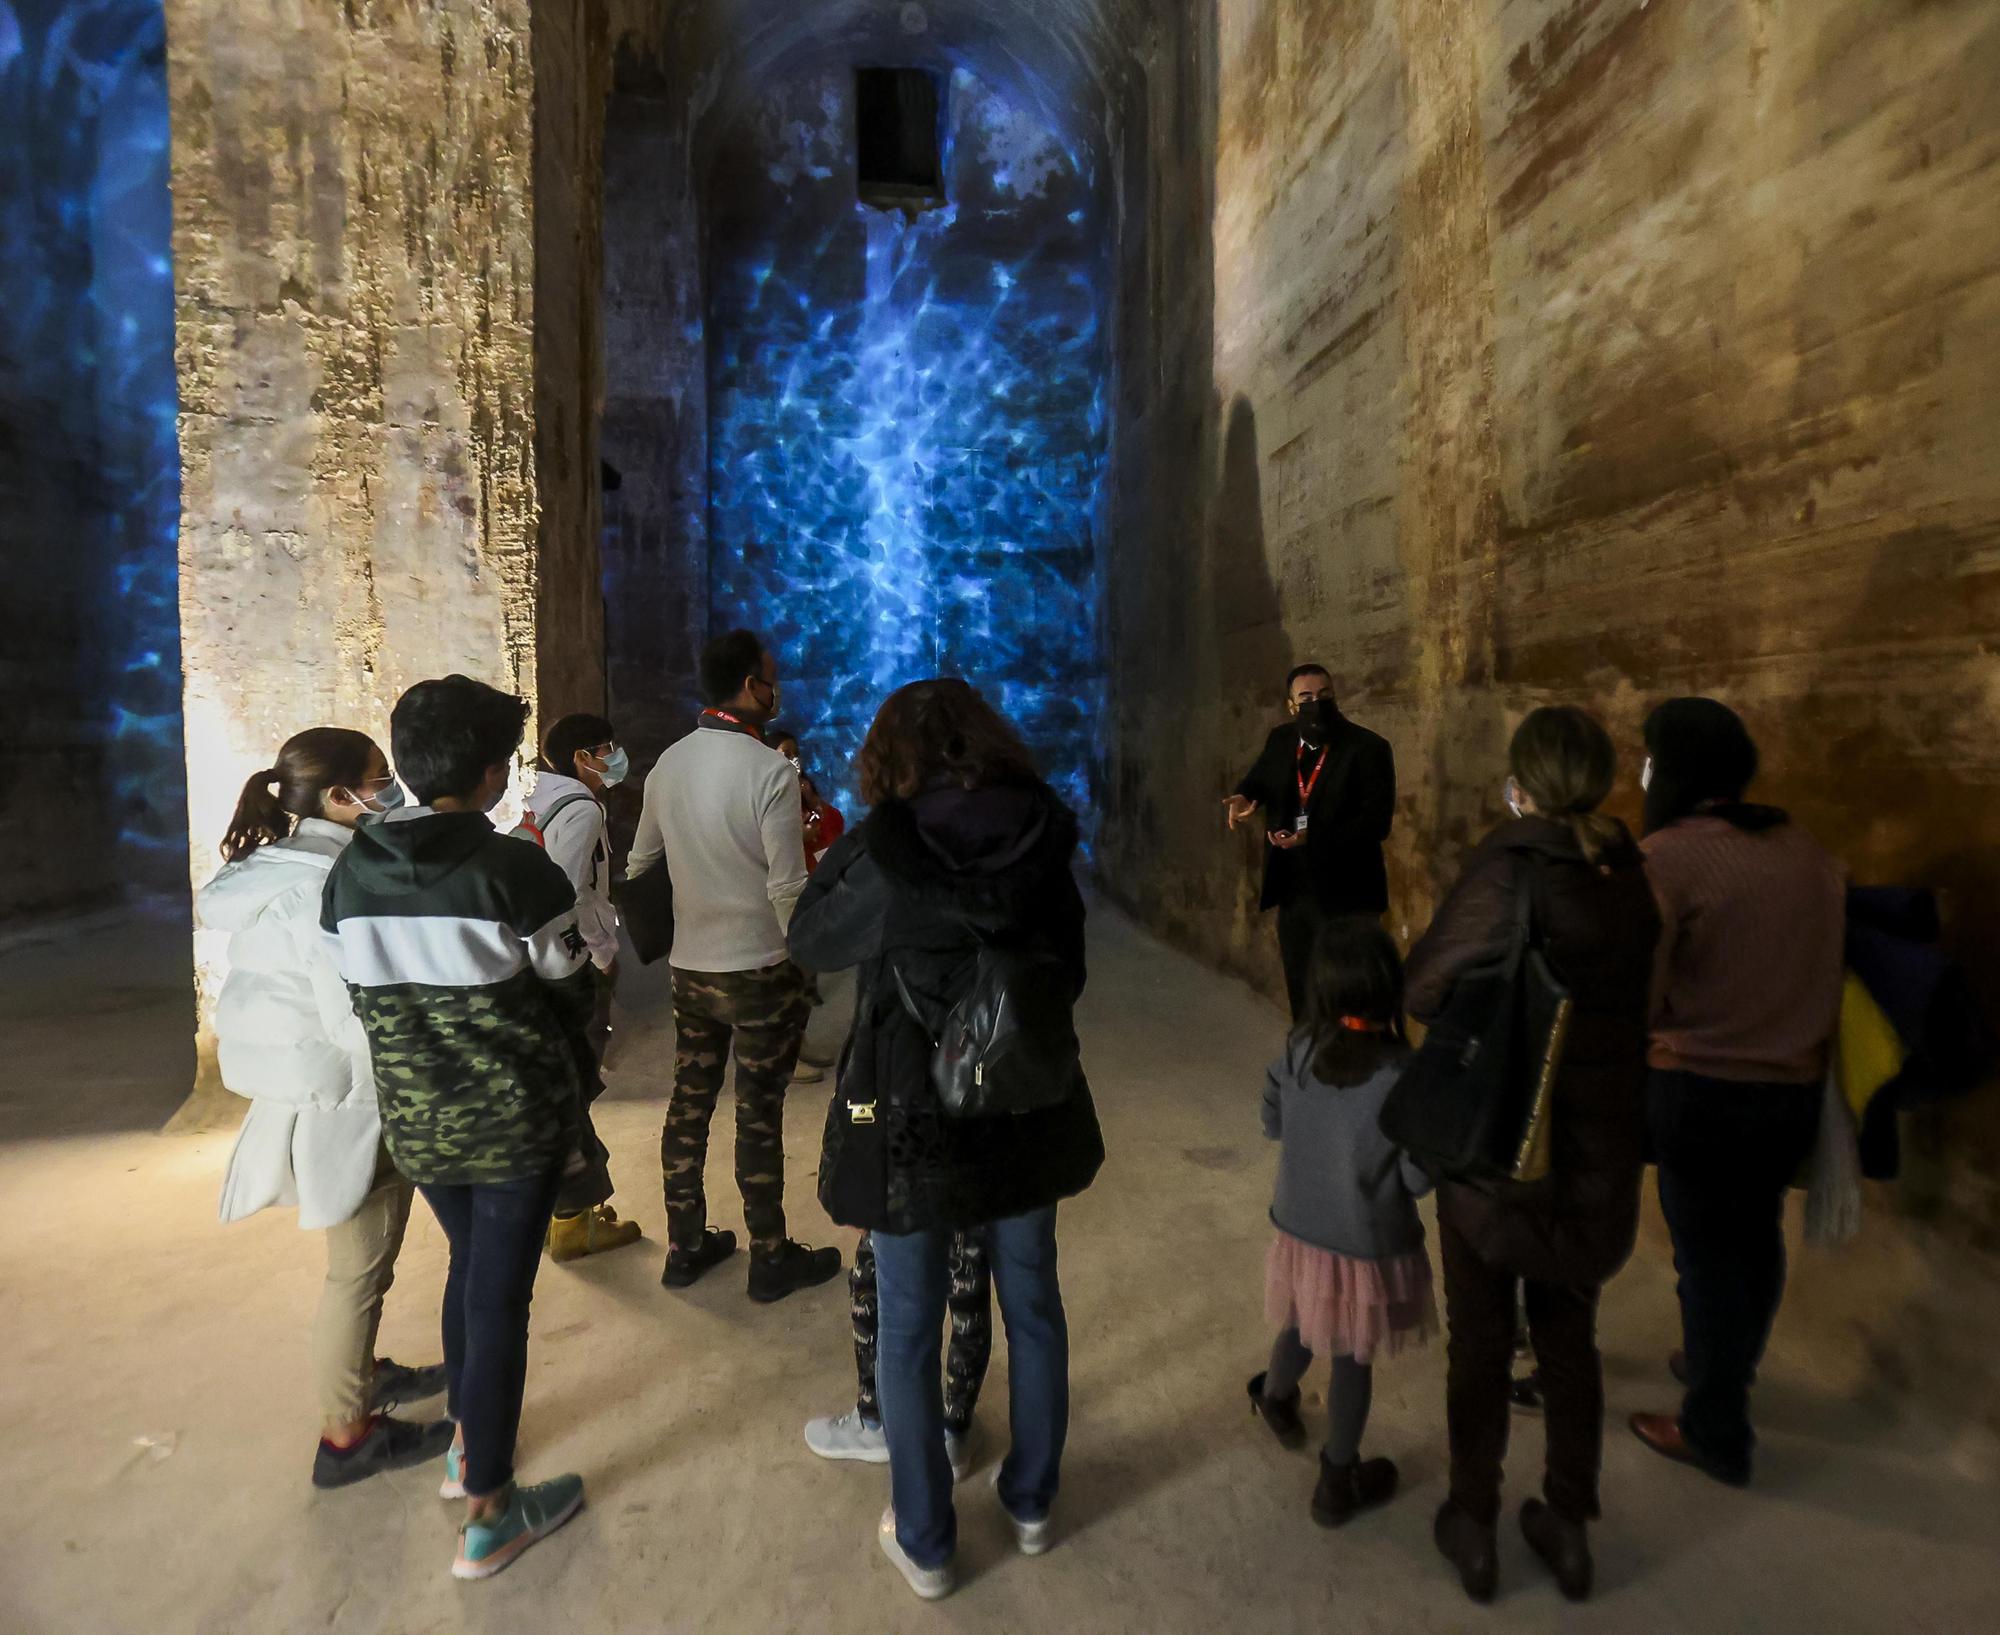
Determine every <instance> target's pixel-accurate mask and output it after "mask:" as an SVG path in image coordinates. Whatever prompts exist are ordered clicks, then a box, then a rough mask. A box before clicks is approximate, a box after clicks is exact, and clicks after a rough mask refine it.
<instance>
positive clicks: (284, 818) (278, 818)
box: [222, 727, 379, 863]
mask: <svg viewBox="0 0 2000 1635" xmlns="http://www.w3.org/2000/svg"><path fill="white" fill-rule="evenodd" d="M378 753H379V751H378V750H377V749H376V747H375V740H374V739H372V738H370V737H369V736H368V734H367V733H365V732H355V731H353V730H352V729H350V728H348V727H309V728H308V729H307V730H306V731H304V732H301V733H296V734H294V735H293V736H292V737H290V738H287V739H286V740H285V747H284V748H283V749H281V750H279V751H278V760H277V764H276V765H275V766H272V767H268V768H266V769H265V770H264V771H262V772H258V773H253V774H252V775H251V778H250V781H249V782H248V783H246V784H245V785H244V786H243V795H242V798H241V799H239V800H238V801H237V802H236V815H235V816H234V817H232V818H231V819H230V820H229V832H228V833H227V834H226V835H224V836H223V837H222V855H223V857H224V858H225V859H226V860H227V861H229V862H231V863H240V862H241V861H242V860H243V859H244V858H246V857H248V856H249V855H250V854H251V853H252V852H254V851H255V850H257V848H258V847H259V846H268V845H269V844H270V843H271V842H272V841H274V840H283V839H284V838H285V837H286V836H287V835H289V834H290V833H291V832H292V828H293V825H294V824H295V823H296V822H297V820H298V819H300V818H309V817H318V816H319V814H320V807H321V803H322V802H323V801H324V800H325V798H326V792H327V791H328V790H329V789H353V788H355V787H357V786H358V785H360V784H361V783H362V782H364V781H365V780H366V779H367V777H368V764H369V762H370V761H371V760H372V759H373V758H374V757H375V756H376V755H377V754H378Z"/></svg>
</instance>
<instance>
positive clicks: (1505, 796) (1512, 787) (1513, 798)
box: [1500, 778, 1528, 817]
mask: <svg viewBox="0 0 2000 1635" xmlns="http://www.w3.org/2000/svg"><path fill="white" fill-rule="evenodd" d="M1500 798H1501V799H1502V800H1504V801H1505V802H1506V803H1507V810H1508V811H1510V812H1512V813H1513V814H1514V816H1516V817H1526V816H1527V815H1528V813H1527V808H1525V807H1524V806H1522V804H1521V786H1520V785H1519V784H1517V783H1516V782H1515V781H1514V780H1513V779H1512V778H1509V779H1508V780H1507V787H1506V788H1505V789H1504V790H1502V791H1501V795H1500Z"/></svg>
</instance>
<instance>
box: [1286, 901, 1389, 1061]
mask: <svg viewBox="0 0 2000 1635" xmlns="http://www.w3.org/2000/svg"><path fill="white" fill-rule="evenodd" d="M1299 1032H1300V1035H1301V1036H1303V1039H1304V1042H1305V1045H1306V1048H1307V1050H1308V1051H1310V1053H1311V1055H1310V1060H1311V1062H1312V1074H1313V1077H1314V1078H1316V1079H1317V1080H1319V1082H1320V1083H1321V1084H1325V1085H1330V1086H1332V1087H1333V1088H1334V1089H1336V1090H1344V1089H1347V1088H1349V1087H1350V1086H1352V1085H1357V1084H1365V1083H1366V1082H1367V1081H1368V1080H1369V1079H1371V1078H1373V1077H1374V1076H1375V1075H1376V1074H1377V1073H1378V1072H1380V1071H1381V1070H1382V1068H1383V1067H1384V1066H1386V1065H1387V1064H1388V1063H1389V1062H1390V1061H1392V1060H1393V1059H1394V1058H1395V1057H1396V1056H1398V1055H1400V1054H1401V1053H1402V1051H1403V1050H1404V1049H1405V1048H1407V1046H1408V1044H1409V1034H1408V1033H1407V1032H1406V1031H1405V1030H1404V1027H1403V961H1402V959H1401V957H1400V956H1399V955H1398V954H1397V953H1396V945H1395V944H1394V943H1393V942H1391V941H1390V940H1389V933H1388V932H1386V931H1384V930H1383V929H1382V928H1381V926H1379V925H1377V924H1376V923H1375V922H1374V921H1373V920H1370V919H1366V918H1363V917H1362V916H1359V915H1353V914H1348V915H1341V916H1337V917H1335V918H1333V919H1330V920H1328V921H1327V922H1326V923H1325V924H1324V925H1322V926H1321V927H1320V930H1319V935H1318V936H1317V937H1316V938H1314V939H1313V951H1312V963H1311V965H1310V967H1309V968H1308V969H1307V972H1306V1017H1305V1024H1304V1026H1303V1027H1302V1028H1301V1029H1300V1030H1299Z"/></svg>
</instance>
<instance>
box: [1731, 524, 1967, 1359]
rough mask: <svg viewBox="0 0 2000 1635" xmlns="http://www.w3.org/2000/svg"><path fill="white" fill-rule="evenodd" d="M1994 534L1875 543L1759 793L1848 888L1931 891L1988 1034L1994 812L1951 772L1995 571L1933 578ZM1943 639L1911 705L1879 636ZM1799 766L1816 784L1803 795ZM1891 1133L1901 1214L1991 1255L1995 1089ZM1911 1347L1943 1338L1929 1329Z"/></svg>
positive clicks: (1961, 747) (1919, 1307)
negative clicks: (1808, 836)
mask: <svg viewBox="0 0 2000 1635" xmlns="http://www.w3.org/2000/svg"><path fill="white" fill-rule="evenodd" d="M1994 533H1995V530H1994V529H1993V528H1991V527H1988V528H1985V529H1983V530H1978V531H1976V537H1975V536H1974V533H1973V531H1961V530H1957V529H1952V528H1947V527H1942V526H1933V527H1928V528H1922V529H1916V530H1912V531H1910V532H1909V533H1908V534H1906V535H1901V536H1894V537H1892V538H1890V539H1888V540H1885V541H1884V542H1883V543H1882V545H1881V546H1880V547H1879V548H1878V549H1877V550H1876V552H1875V555H1874V559H1873V562H1872V564H1871V566H1870V568H1869V571H1868V573H1867V574H1866V576H1865V577H1864V578H1863V580H1862V582H1861V586H1860V588H1859V593H1858V594H1857V595H1856V597H1855V599H1854V604H1853V606H1854V611H1853V614H1852V617H1851V619H1850V620H1849V622H1848V623H1847V624H1846V625H1845V626H1844V627H1842V628H1841V629H1840V630H1839V631H1838V632H1837V633H1836V634H1835V635H1834V636H1833V638H1832V639H1831V640H1830V641H1828V642H1827V643H1825V644H1824V646H1823V648H1822V651H1824V652H1825V653H1826V654H1827V655H1828V659H1827V662H1826V663H1825V664H1824V665H1823V666H1821V667H1820V668H1819V669H1818V670H1817V671H1816V672H1815V673H1812V674H1810V675H1809V676H1807V677H1806V678H1805V685H1804V686H1803V687H1802V688H1801V690H1800V692H1799V694H1798V695H1797V701H1796V704H1795V705H1793V706H1792V708H1794V709H1795V710H1796V716H1795V719H1794V720H1793V721H1791V722H1789V723H1787V726H1786V730H1785V731H1784V733H1783V737H1784V739H1785V740H1787V741H1788V743H1789V744H1790V745H1791V746H1796V747H1794V748H1793V749H1792V753H1791V755H1790V757H1789V760H1790V765H1789V766H1788V767H1786V768H1784V769H1782V771H1781V779H1782V781H1780V779H1779V778H1774V779H1773V780H1772V786H1771V788H1770V793H1769V798H1771V799H1772V800H1774V801H1777V802H1778V803H1780V804H1797V805H1798V806H1800V807H1801V808H1803V809H1804V812H1803V815H1804V817H1805V819H1806V821H1807V822H1808V823H1809V824H1811V826H1812V827H1813V828H1814V829H1815V831H1816V832H1817V833H1818V835H1819V838H1820V839H1821V840H1823V841H1824V842H1825V843H1826V844H1827V845H1828V846H1829V847H1831V848H1832V849H1833V851H1834V852H1835V853H1836V854H1837V855H1838V856H1839V857H1840V858H1841V860H1842V861H1843V862H1844V863H1845V864H1846V866H1847V868H1848V871H1849V873H1850V875H1851V876H1852V878H1853V879H1854V880H1855V881H1856V882H1857V883H1860V884H1867V885H1874V884H1888V885H1914V886H1925V887H1928V888H1930V889H1931V890H1933V891H1934V892H1936V894H1937V898H1938V907H1939V910H1940V914H1941V917H1942V919H1943V922H1944V935H1945V943H1946V947H1947V948H1948V950H1949V951H1950V953H1951V954H1952V956H1953V957H1954V958H1955V959H1956V960H1958V961H1959V962H1960V964H1961V965H1962V966H1963V967H1964V969H1965V971H1966V973H1967V976H1968V978H1969V980H1970V981H1971V983H1972V986H1973V990H1974V992H1975V994H1976V995H1977V996H1978V999H1979V1001H1980V1004H1981V1007H1982V1009H1983V1011H1984V1013H1985V1015H1986V1018H1987V1020H1988V1022H1989V1023H1990V1024H1992V1025H1994V1026H1995V1027H1996V1028H2000V814H1996V812H1995V810H1994V807H1993V803H1992V800H1991V797H1990V794H1989V792H1988V791H1987V790H1984V789H1981V788H1979V787H1977V786H1975V785H1974V784H1972V783H1971V782H1969V781H1968V780H1967V779H1965V778H1964V777H1963V776H1961V775H1959V773H1958V772H1957V770H1956V769H1957V768H1958V767H1960V766H1964V765H1967V764H1976V763H1977V761H1978V759H1979V758H1980V756H1981V755H1982V754H1983V753H1986V751H1985V750H1984V748H1983V740H1984V738H1985V734H1986V732H1987V730H1988V727H1987V723H1988V722H1990V714H1989V713H1988V712H1987V711H1986V710H1985V709H1984V708H1983V706H1984V695H1983V693H1982V691H1981V687H1982V682H1983V680H1984V679H1985V677H1984V675H1983V674H1982V670H1983V669H1984V668H1986V667H1990V665H1991V659H1990V657H1987V656H1986V655H1984V654H1981V653H1980V652H1979V644H1980V642H1981V641H1982V640H1984V639H1985V638H1986V637H1987V636H1988V635H1989V634H1990V632H1991V631H1992V630H1993V629H1994V628H1995V627H1996V625H2000V579H1996V577H1995V576H1991V575H1989V576H1986V577H1985V578H1983V579H1979V578H1975V579H1971V580H1955V578H1954V576H1953V575H1952V574H1950V573H1949V572H1946V571H1943V570H1944V568H1945V566H1946V563H1947V560H1948V559H1952V558H1956V557H1958V556H1959V553H1961V552H1967V553H1969V552H1971V551H1972V550H1974V549H1975V548H1976V549H1989V550H1990V549H1991V545H1992V540H1993V536H1994ZM1954 640H1955V641H1956V643H1962V644H1964V645H1965V646H1966V649H1967V651H1968V652H1969V653H1971V654H1973V655H1975V656H1974V657H1971V658H1970V659H1969V660H1968V662H1967V663H1966V666H1965V668H1964V670H1963V671H1962V672H1961V673H1960V678H1959V683H1958V685H1951V684H1949V683H1948V684H1946V685H1944V686H1940V687H1937V688H1935V689H1931V690H1928V691H1926V692H1925V693H1924V694H1923V696H1921V697H1920V698H1913V697H1912V695H1911V693H1910V690H1909V688H1908V686H1907V683H1906V682H1905V683H1901V684H1898V683H1897V681H1896V679H1895V677H1894V676H1893V674H1892V673H1891V668H1890V667H1891V666H1892V665H1893V664H1894V662H1895V661H1894V659H1893V658H1891V657H1885V656H1884V653H1885V644H1886V646H1887V647H1890V648H1893V647H1898V646H1901V645H1902V644H1904V643H1910V644H1914V643H1917V642H1920V641H1928V642H1934V643H1941V642H1952V641H1954ZM1878 666H1879V673H1877V674H1871V673H1870V672H1871V669H1874V668H1875V667H1878ZM1857 670H1858V671H1859V674H1857ZM1898 693H1899V694H1901V698H1900V699H1897V698H1895V697H1894V695H1895V694H1898ZM1899 706H1900V707H1899ZM1745 713H1746V715H1747V716H1749V717H1750V726H1751V731H1752V734H1753V735H1754V736H1757V737H1758V738H1759V741H1760V742H1763V741H1765V740H1766V739H1767V738H1770V737H1777V736H1778V734H1777V733H1776V732H1775V731H1771V730H1769V728H1768V727H1767V729H1766V730H1764V731H1760V730H1759V724H1758V722H1757V721H1756V719H1755V712H1754V709H1746V711H1745ZM1771 725H1775V724H1771ZM1815 774H1816V775H1817V777H1818V779H1820V780H1823V781H1821V782H1820V784H1819V787H1818V788H1810V787H1809V786H1808V784H1807V780H1808V778H1809V777H1812V776H1813V775H1815ZM1787 785H1791V786H1792V787H1790V788H1787ZM1903 1133H1904V1140H1903V1173H1902V1178H1901V1180H1900V1182H1899V1183H1898V1186H1897V1189H1896V1194H1895V1195H1896V1199H1897V1203H1898V1205H1899V1207H1900V1208H1901V1210H1902V1211H1903V1212H1905V1213H1906V1214H1909V1215H1912V1216H1916V1217H1920V1218H1933V1217H1937V1216H1940V1215H1947V1214H1948V1215H1949V1216H1950V1217H1951V1221H1952V1229H1953V1231H1954V1232H1955V1233H1957V1234H1959V1235H1962V1236H1964V1237H1966V1238H1967V1239H1968V1241H1970V1242H1971V1243H1973V1244H1974V1245H1975V1246H1977V1247H1983V1248H1985V1249H1986V1250H1988V1251H1989V1252H1991V1251H1994V1250H2000V1085H1996V1084H1992V1083H1989V1084H1988V1085H1987V1086H1986V1087H1985V1088H1984V1089H1983V1090H1980V1091H1977V1092H1974V1093H1973V1094H1972V1095H1971V1096H1969V1097H1966V1098H1963V1099H1960V1100H1958V1101H1954V1102H1950V1103H1945V1104H1942V1105H1937V1106H1931V1107H1926V1108H1921V1109H1918V1110H1916V1111H1915V1112H1913V1113H1911V1114H1908V1115H1906V1117H1905V1120H1904V1132H1903ZM1926 1311H1927V1308H1926V1306H1925V1303H1924V1302H1923V1301H1921V1300H1916V1301H1913V1302H1912V1305H1911V1310H1910V1312H1909V1314H1908V1321H1909V1322H1910V1323H1913V1324H1921V1323H1924V1322H1926V1321H1928V1322H1930V1323H1931V1324H1933V1325H1935V1324H1936V1322H1937V1315H1938V1314H1937V1312H1936V1310H1935V1308H1934V1307H1931V1308H1928V1317H1927V1316H1926ZM1897 1331H1898V1332H1901V1333H1905V1334H1911V1335H1917V1334H1919V1333H1920V1332H1921V1331H1920V1330H1919V1329H1917V1328H1911V1327H1901V1328H1899V1329H1898V1330H1897ZM1926 1343H1927V1344H1928V1345H1929V1347H1930V1349H1932V1350H1933V1351H1936V1350H1937V1348H1939V1347H1944V1348H1946V1349H1948V1347H1949V1341H1948V1338H1947V1337H1946V1336H1944V1335H1942V1334H1938V1335H1934V1336H1932V1338H1931V1340H1930V1341H1929V1342H1926Z"/></svg>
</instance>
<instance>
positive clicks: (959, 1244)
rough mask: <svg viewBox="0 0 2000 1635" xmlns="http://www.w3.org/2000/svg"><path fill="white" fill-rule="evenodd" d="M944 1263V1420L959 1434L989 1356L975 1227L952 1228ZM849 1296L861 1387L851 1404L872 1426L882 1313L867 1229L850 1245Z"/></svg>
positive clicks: (981, 1249) (982, 1245)
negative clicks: (947, 1275)
mask: <svg viewBox="0 0 2000 1635" xmlns="http://www.w3.org/2000/svg"><path fill="white" fill-rule="evenodd" d="M945 1264H946V1265H947V1266H948V1267H949V1268H950V1270H951V1291H950V1293H949V1294H948V1295H947V1296H946V1301H945V1304H946V1309H947V1310H948V1311H949V1312H950V1313H951V1339H950V1341H949V1342H948V1343H947V1345H946V1347H945V1354H944V1423H945V1429H946V1430H948V1431H950V1432H951V1433H952V1434H953V1435H954V1436H963V1435H964V1434H965V1433H966V1431H967V1430H968V1429H970V1427H971V1425H972V1411H973V1409H975V1408H977V1407H978V1406H979V1390H980V1387H981V1386H983V1385H984V1384H985V1383H986V1365H987V1363H988V1362H990V1361H991V1360H992V1357H993V1272H992V1268H991V1267H990V1266H989V1265H988V1263H987V1260H986V1240H985V1239H984V1238H983V1237H981V1236H980V1234H979V1232H978V1231H977V1230H976V1229H975V1230H972V1231H969V1232H954V1233H952V1235H951V1249H950V1251H949V1254H948V1256H947V1258H946V1262H945ZM847 1294H848V1299H849V1301H850V1303H851V1305H852V1309H853V1313H854V1367H855V1371H856V1372H857V1373H858V1374H859V1375H860V1376H861V1390H860V1393H859V1394H858V1395H857V1396H856V1397H855V1399H854V1405H855V1406H856V1407H857V1408H859V1409H860V1410H861V1417H862V1418H863V1419H865V1420H867V1421H868V1422H869V1423H870V1424H871V1425H879V1424H881V1423H882V1405H881V1403H880V1402H879V1401H878V1400H877V1398H876V1393H875V1335H876V1332H877V1330H878V1328H879V1327H880V1324H881V1320H882V1319H881V1312H880V1309H879V1308H878V1307H877V1305H876V1301H875V1242H874V1240H873V1239H872V1238H871V1237H869V1235H868V1234H867V1233H866V1232H863V1233H862V1234H861V1241H860V1242H859V1243H857V1244H856V1245H855V1246H854V1265H853V1267H852V1268H851V1269H850V1270H849V1272H848V1274H847Z"/></svg>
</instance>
